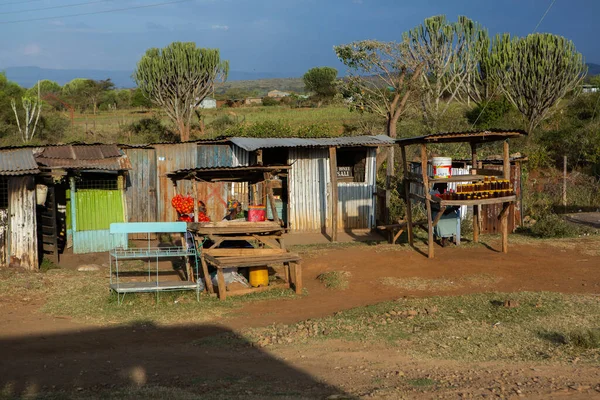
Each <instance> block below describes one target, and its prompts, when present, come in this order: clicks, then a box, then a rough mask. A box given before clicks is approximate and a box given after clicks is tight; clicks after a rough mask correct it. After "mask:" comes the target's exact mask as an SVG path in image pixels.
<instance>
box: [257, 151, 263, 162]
mask: <svg viewBox="0 0 600 400" xmlns="http://www.w3.org/2000/svg"><path fill="white" fill-rule="evenodd" d="M256 164H257V165H263V151H262V149H258V150H256Z"/></svg>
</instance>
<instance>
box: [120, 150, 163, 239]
mask: <svg viewBox="0 0 600 400" xmlns="http://www.w3.org/2000/svg"><path fill="white" fill-rule="evenodd" d="M125 154H127V158H128V159H129V161H130V163H131V171H130V172H129V173H128V174H127V181H126V188H125V194H126V200H127V217H128V222H155V221H158V213H157V203H156V202H157V198H156V185H157V177H156V151H155V150H154V149H150V148H129V149H125ZM130 237H131V238H132V239H145V238H146V235H145V234H131V235H130Z"/></svg>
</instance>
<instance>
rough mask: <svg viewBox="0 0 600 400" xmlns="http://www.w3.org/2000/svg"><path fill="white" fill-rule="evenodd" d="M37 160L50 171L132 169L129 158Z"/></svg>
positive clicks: (39, 158) (40, 158) (41, 158)
mask: <svg viewBox="0 0 600 400" xmlns="http://www.w3.org/2000/svg"><path fill="white" fill-rule="evenodd" d="M36 160H37V162H38V164H39V165H40V166H42V167H46V168H50V169H59V168H60V169H80V170H82V169H83V170H85V169H87V170H104V171H120V170H129V169H131V163H130V162H129V159H128V158H127V156H121V157H114V158H105V159H100V160H73V159H58V158H43V157H38V158H37V159H36Z"/></svg>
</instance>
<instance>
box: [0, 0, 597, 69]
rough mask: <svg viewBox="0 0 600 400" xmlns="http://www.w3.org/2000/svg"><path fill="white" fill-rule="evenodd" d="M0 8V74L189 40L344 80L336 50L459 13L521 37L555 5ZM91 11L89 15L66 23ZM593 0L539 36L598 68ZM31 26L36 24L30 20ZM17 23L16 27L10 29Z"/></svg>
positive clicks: (210, 3)
mask: <svg viewBox="0 0 600 400" xmlns="http://www.w3.org/2000/svg"><path fill="white" fill-rule="evenodd" d="M170 1H174V0H0V37H2V38H3V39H2V44H1V45H0V69H2V68H7V67H15V66H37V67H42V68H55V69H102V70H129V71H130V70H133V69H134V68H135V64H136V62H137V61H138V60H139V59H140V57H141V56H142V55H143V54H144V52H145V51H146V49H148V48H151V47H164V46H166V45H168V44H169V43H171V42H174V41H193V42H196V43H197V45H198V46H200V47H211V48H219V49H220V50H221V56H222V58H224V59H228V60H229V61H230V69H231V70H232V71H244V72H261V73H264V72H277V73H278V74H280V75H281V74H283V75H287V76H301V75H302V74H303V73H304V72H306V71H307V70H308V69H309V68H312V67H315V66H325V65H327V66H333V67H336V68H338V69H339V70H340V73H342V74H343V73H344V67H343V65H341V64H340V63H339V62H338V60H337V58H336V56H335V53H334V51H333V46H335V45H339V44H344V43H349V42H352V41H355V40H363V39H376V40H381V41H394V40H400V38H401V35H402V32H404V31H407V30H409V29H411V28H413V27H415V26H416V25H418V24H419V23H421V22H422V21H423V19H425V18H426V17H429V16H432V15H437V14H445V15H446V16H447V17H448V18H449V19H450V20H452V21H455V20H456V18H457V16H458V15H466V16H468V17H470V18H471V19H473V20H475V21H478V22H479V23H481V24H482V25H483V26H484V27H486V28H487V29H488V30H489V32H490V34H496V33H500V32H509V33H511V34H513V35H518V36H524V35H527V34H528V33H531V32H533V31H534V29H535V27H536V25H537V24H538V22H539V21H540V19H541V18H542V16H543V15H544V13H545V12H546V10H547V9H548V7H549V6H550V4H552V2H553V0H410V1H406V0H189V1H181V0H180V1H179V2H176V3H174V2H171V3H170V4H164V5H161V6H156V7H148V8H136V9H130V10H122V11H118V12H109V13H98V12H102V11H106V10H114V9H122V8H129V7H139V6H142V5H149V4H156V3H167V2H170ZM82 13H96V14H93V15H83V16H70V17H69V16H68V15H72V14H82ZM599 15H600V1H597V0H554V3H553V5H552V7H551V9H550V10H549V12H548V13H547V15H546V16H545V18H544V19H543V21H542V23H541V24H540V25H539V28H538V32H550V33H554V34H558V35H562V36H565V37H567V38H568V39H570V40H572V41H573V42H574V43H575V46H576V47H577V49H578V51H580V52H581V53H583V55H584V57H585V59H586V61H587V62H593V63H599V64H600V41H599V40H598V25H597V21H598V16H599ZM34 19H41V20H37V21H33V20H34ZM14 21H23V22H16V23H14Z"/></svg>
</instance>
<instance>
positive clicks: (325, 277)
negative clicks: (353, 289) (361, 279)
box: [317, 271, 352, 290]
mask: <svg viewBox="0 0 600 400" xmlns="http://www.w3.org/2000/svg"><path fill="white" fill-rule="evenodd" d="M351 276H352V274H351V273H350V272H348V271H328V272H323V273H322V274H321V275H319V276H318V277H317V279H319V281H320V282H321V283H322V284H324V285H325V287H326V288H327V289H338V290H345V289H348V286H349V285H350V282H349V281H348V279H349V278H350V277H351Z"/></svg>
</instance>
